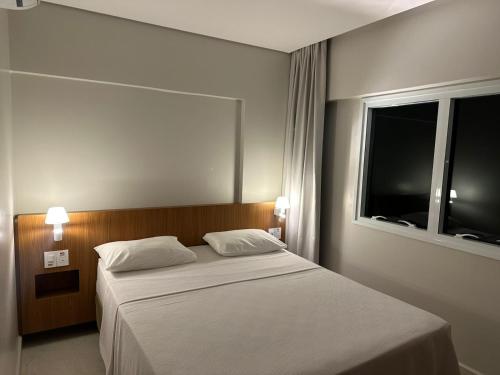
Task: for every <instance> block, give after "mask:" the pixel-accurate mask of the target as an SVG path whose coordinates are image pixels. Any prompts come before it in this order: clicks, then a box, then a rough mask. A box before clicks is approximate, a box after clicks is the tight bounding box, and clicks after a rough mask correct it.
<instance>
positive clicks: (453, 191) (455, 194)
mask: <svg viewBox="0 0 500 375" xmlns="http://www.w3.org/2000/svg"><path fill="white" fill-rule="evenodd" d="M450 198H451V199H457V198H458V195H457V191H456V190H451V191H450Z"/></svg>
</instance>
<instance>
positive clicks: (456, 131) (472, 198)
mask: <svg viewBox="0 0 500 375" xmlns="http://www.w3.org/2000/svg"><path fill="white" fill-rule="evenodd" d="M452 115H453V117H452V118H453V123H452V128H451V129H452V133H451V137H450V141H449V144H448V160H449V164H448V169H447V181H446V183H445V186H444V191H446V192H447V196H446V200H444V201H443V205H444V208H445V209H444V210H442V212H443V211H444V215H442V218H441V225H442V231H443V232H444V233H448V234H453V235H455V234H466V233H469V234H472V235H474V236H476V237H478V238H477V239H478V240H480V241H485V242H491V243H495V244H500V95H490V96H481V97H474V98H463V99H455V100H454V101H453V113H452ZM470 238H471V239H474V238H473V237H470Z"/></svg>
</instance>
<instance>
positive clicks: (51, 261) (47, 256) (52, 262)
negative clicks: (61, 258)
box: [43, 251, 56, 268]
mask: <svg viewBox="0 0 500 375" xmlns="http://www.w3.org/2000/svg"><path fill="white" fill-rule="evenodd" d="M43 259H44V266H45V268H53V267H56V255H55V254H54V253H53V252H52V251H46V252H45V253H43Z"/></svg>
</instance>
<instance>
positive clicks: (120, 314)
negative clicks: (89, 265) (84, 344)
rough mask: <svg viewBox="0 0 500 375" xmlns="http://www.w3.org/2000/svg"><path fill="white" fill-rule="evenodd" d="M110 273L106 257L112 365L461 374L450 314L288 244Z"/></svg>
mask: <svg viewBox="0 0 500 375" xmlns="http://www.w3.org/2000/svg"><path fill="white" fill-rule="evenodd" d="M191 249H192V250H193V251H195V252H196V254H197V255H198V262H196V263H191V264H186V265H181V266H174V267H168V268H160V269H155V270H147V271H136V272H125V273H115V274H113V273H111V272H109V271H106V270H104V267H102V265H101V264H99V266H98V278H97V295H98V297H99V300H100V303H101V304H102V310H103V313H102V324H101V333H100V350H101V355H102V357H103V360H104V362H105V365H106V370H107V373H108V374H116V375H129V374H142V375H153V374H155V375H163V374H171V375H195V374H206V375H223V374H238V375H239V374H241V375H246V374H258V375H271V374H273V375H276V374H297V375H298V374H302V375H304V374H310V375H320V374H370V375H373V374H384V375H392V374H398V375H401V374H412V375H413V374H414V375H458V374H459V371H458V365H457V360H456V356H455V352H454V349H453V345H452V342H451V338H450V327H449V325H448V323H446V322H445V321H443V320H442V319H440V318H438V317H436V316H434V315H432V314H430V313H427V312H425V311H423V310H420V309H418V308H416V307H413V306H411V305H408V304H406V303H404V302H401V301H399V300H396V299H394V298H392V297H389V296H387V295H384V294H382V293H379V292H376V291H374V290H372V289H369V288H367V287H364V286H362V285H360V284H358V283H355V282H353V281H351V280H349V279H347V278H345V277H342V276H340V275H338V274H336V273H334V272H331V271H328V270H326V269H324V268H321V267H319V266H317V265H315V264H313V263H311V262H308V261H306V260H304V259H302V258H300V257H297V256H295V255H293V254H291V253H289V252H287V251H284V250H283V251H279V252H273V253H268V254H262V255H255V256H247V257H237V258H225V257H222V256H219V255H217V254H216V253H215V252H214V251H213V250H211V249H210V247H208V246H196V247H192V248H191Z"/></svg>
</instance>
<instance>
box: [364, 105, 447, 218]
mask: <svg viewBox="0 0 500 375" xmlns="http://www.w3.org/2000/svg"><path fill="white" fill-rule="evenodd" d="M438 106H439V103H438V102H432V103H419V104H411V105H404V106H398V107H387V108H374V109H372V110H371V122H370V124H368V129H367V137H368V138H367V153H366V154H367V155H368V160H367V162H366V164H365V171H366V172H367V173H366V177H365V183H364V201H363V206H362V211H361V212H362V215H363V216H366V217H373V216H384V217H386V218H387V220H388V221H390V222H394V223H400V224H402V225H404V223H402V222H401V221H403V220H404V221H407V222H409V223H411V224H412V225H415V226H417V227H419V228H427V223H428V216H429V200H430V192H431V181H432V167H433V160H434V143H435V138H436V124H437V113H438Z"/></svg>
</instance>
